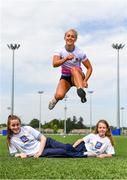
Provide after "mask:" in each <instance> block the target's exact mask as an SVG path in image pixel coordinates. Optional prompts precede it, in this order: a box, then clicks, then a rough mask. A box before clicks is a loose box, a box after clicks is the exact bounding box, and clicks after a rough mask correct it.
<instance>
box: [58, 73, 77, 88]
mask: <svg viewBox="0 0 127 180" xmlns="http://www.w3.org/2000/svg"><path fill="white" fill-rule="evenodd" d="M61 79H64V80H65V81H67V82H68V83H69V84H70V86H74V85H73V83H72V80H71V76H64V75H61V77H60V80H61Z"/></svg>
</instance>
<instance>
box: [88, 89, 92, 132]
mask: <svg viewBox="0 0 127 180" xmlns="http://www.w3.org/2000/svg"><path fill="white" fill-rule="evenodd" d="M88 93H89V94H90V132H92V94H93V91H88Z"/></svg>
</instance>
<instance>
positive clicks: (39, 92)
mask: <svg viewBox="0 0 127 180" xmlns="http://www.w3.org/2000/svg"><path fill="white" fill-rule="evenodd" d="M43 93H44V91H38V94H39V95H40V103H39V104H40V105H39V131H40V132H41V109H42V108H41V105H42V104H41V96H42V94H43Z"/></svg>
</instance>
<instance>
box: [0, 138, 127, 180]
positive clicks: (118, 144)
mask: <svg viewBox="0 0 127 180" xmlns="http://www.w3.org/2000/svg"><path fill="white" fill-rule="evenodd" d="M51 137H52V138H54V139H56V140H59V141H61V142H64V143H65V142H66V143H73V142H74V141H75V140H77V139H78V138H81V137H83V136H81V135H68V136H66V137H65V138H63V136H58V135H54V136H51ZM115 151H116V155H115V156H114V157H113V158H105V159H98V158H39V159H34V158H29V159H16V158H14V157H10V156H9V153H8V149H7V146H6V137H5V136H0V179H127V137H126V136H119V137H118V136H117V137H115Z"/></svg>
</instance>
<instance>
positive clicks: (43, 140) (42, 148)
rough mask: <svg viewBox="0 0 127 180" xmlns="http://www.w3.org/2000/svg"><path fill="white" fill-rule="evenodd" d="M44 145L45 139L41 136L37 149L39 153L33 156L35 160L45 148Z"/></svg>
mask: <svg viewBox="0 0 127 180" xmlns="http://www.w3.org/2000/svg"><path fill="white" fill-rule="evenodd" d="M45 144H46V137H45V136H44V135H41V137H40V148H39V151H38V152H37V153H36V154H35V155H34V157H35V158H38V157H39V156H41V155H42V153H43V150H44V148H45Z"/></svg>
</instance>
